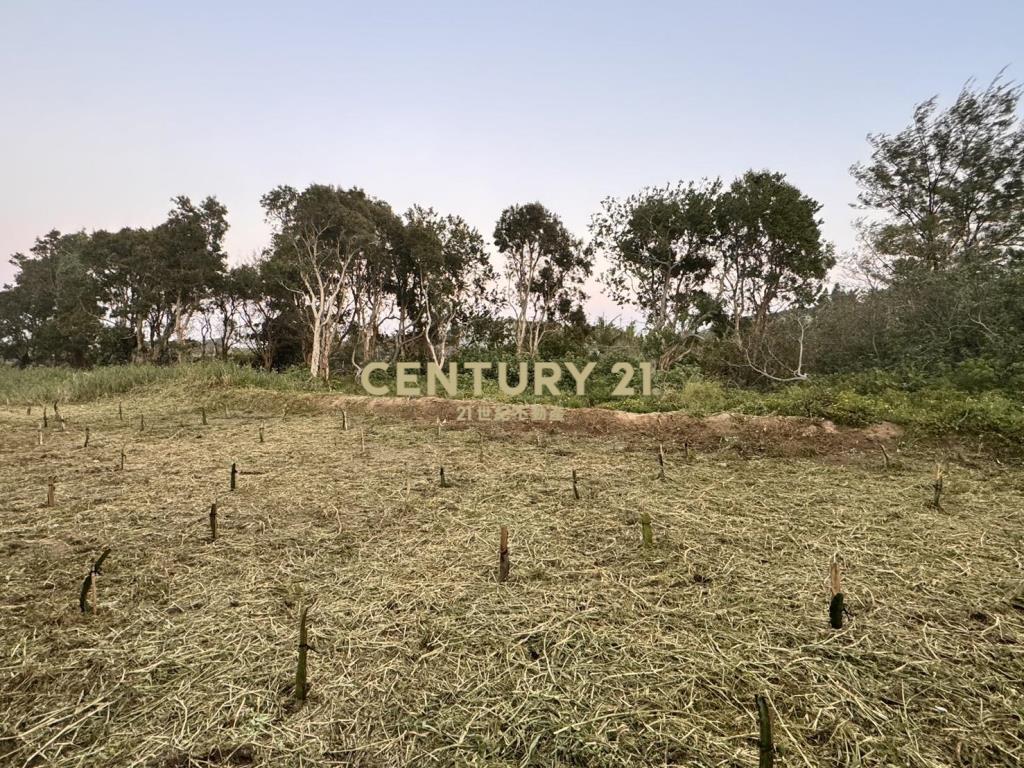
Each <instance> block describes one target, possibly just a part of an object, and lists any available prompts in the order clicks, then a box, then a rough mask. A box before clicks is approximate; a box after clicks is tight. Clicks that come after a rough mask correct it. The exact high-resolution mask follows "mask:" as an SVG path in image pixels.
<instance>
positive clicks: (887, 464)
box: [878, 443, 892, 469]
mask: <svg viewBox="0 0 1024 768" xmlns="http://www.w3.org/2000/svg"><path fill="white" fill-rule="evenodd" d="M878 447H879V448H881V449H882V459H883V460H884V461H885V468H886V469H889V467H891V466H892V461H891V460H890V459H889V452H888V451H887V450H885V446H884V445H882V444H881V443H879V444H878Z"/></svg>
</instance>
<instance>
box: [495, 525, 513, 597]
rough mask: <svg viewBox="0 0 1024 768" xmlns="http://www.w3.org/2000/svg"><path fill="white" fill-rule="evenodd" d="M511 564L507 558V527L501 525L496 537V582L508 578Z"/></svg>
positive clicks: (502, 581) (501, 582) (500, 582)
mask: <svg viewBox="0 0 1024 768" xmlns="http://www.w3.org/2000/svg"><path fill="white" fill-rule="evenodd" d="M511 569H512V564H511V562H509V559H508V528H506V527H505V526H504V525H503V526H501V535H500V538H499V539H498V583H499V584H503V583H504V582H505V581H507V580H508V572H509V571H510V570H511Z"/></svg>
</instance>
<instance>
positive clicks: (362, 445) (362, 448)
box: [359, 429, 366, 456]
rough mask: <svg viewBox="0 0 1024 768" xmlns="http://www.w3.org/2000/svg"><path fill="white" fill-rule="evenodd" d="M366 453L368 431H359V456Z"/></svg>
mask: <svg viewBox="0 0 1024 768" xmlns="http://www.w3.org/2000/svg"><path fill="white" fill-rule="evenodd" d="M365 453H366V430H365V429H360V430H359V455H360V456H362V455H363V454H365Z"/></svg>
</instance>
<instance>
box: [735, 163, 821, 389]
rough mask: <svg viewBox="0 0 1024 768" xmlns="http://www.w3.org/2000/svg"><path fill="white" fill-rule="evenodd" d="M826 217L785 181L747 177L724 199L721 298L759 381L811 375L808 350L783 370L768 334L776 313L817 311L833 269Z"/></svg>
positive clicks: (763, 174)
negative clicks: (810, 308)
mask: <svg viewBox="0 0 1024 768" xmlns="http://www.w3.org/2000/svg"><path fill="white" fill-rule="evenodd" d="M820 210H821V205H820V204H819V203H818V202H816V201H815V200H813V199H811V198H810V197H808V196H807V195H805V194H803V193H802V192H801V191H800V190H799V189H797V188H796V187H795V186H793V185H792V184H790V183H789V182H787V181H786V177H785V176H784V175H783V174H781V173H770V172H768V171H748V172H747V173H745V174H744V175H743V176H742V177H741V178H739V179H737V180H736V181H734V182H733V183H732V184H731V185H730V186H729V189H728V190H727V191H726V192H725V193H723V194H722V196H721V198H720V199H719V202H718V221H719V232H720V235H721V241H720V247H721V251H722V263H721V267H720V271H719V274H718V276H717V277H718V293H719V295H720V296H721V299H722V301H723V303H724V306H725V307H726V309H727V311H728V313H729V316H730V317H731V321H732V322H731V325H732V338H733V341H734V342H735V344H736V347H737V349H739V350H740V352H741V353H742V356H743V360H744V362H745V364H746V365H747V366H749V367H750V368H751V369H753V370H754V371H756V372H757V373H758V374H760V375H763V376H767V377H769V378H797V379H799V378H804V376H805V374H804V371H803V367H802V361H803V357H802V352H803V350H802V345H801V346H799V347H798V348H799V351H800V354H798V355H797V356H795V359H794V358H791V359H789V360H788V361H787V362H785V363H783V361H781V360H779V359H777V356H776V355H775V354H774V353H773V350H772V349H771V347H770V345H768V344H767V342H768V341H769V339H770V335H769V334H768V333H767V330H768V325H769V323H770V322H771V321H772V320H773V316H774V314H776V313H779V312H783V311H788V312H793V311H794V310H797V309H800V308H802V307H806V306H809V305H811V304H812V303H813V302H814V301H815V300H816V299H817V297H818V296H819V295H820V293H821V290H822V281H823V280H824V279H825V277H826V275H827V274H828V271H829V269H831V268H832V267H833V266H834V265H835V257H834V255H833V252H834V249H833V247H832V245H831V244H830V243H827V242H825V241H824V239H823V238H822V235H821V221H820V220H819V219H818V212H819V211H820ZM798 327H799V328H800V331H799V333H800V334H801V339H800V340H801V341H802V334H803V326H802V325H800V324H798ZM780 368H782V369H785V372H784V373H780V372H779V369H780Z"/></svg>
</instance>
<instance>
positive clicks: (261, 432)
mask: <svg viewBox="0 0 1024 768" xmlns="http://www.w3.org/2000/svg"><path fill="white" fill-rule="evenodd" d="M260 442H261V443H262V442H263V422H260Z"/></svg>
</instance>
